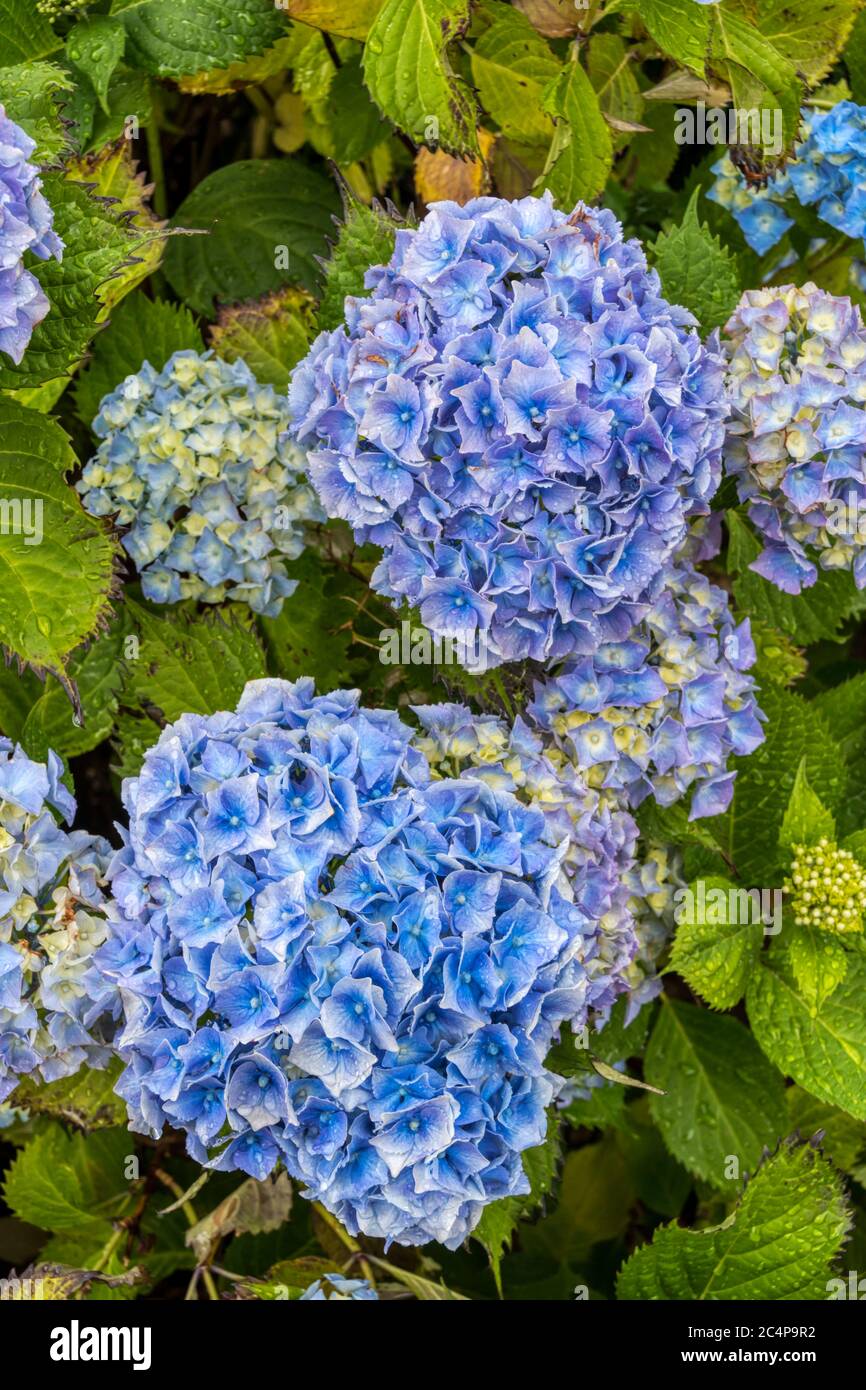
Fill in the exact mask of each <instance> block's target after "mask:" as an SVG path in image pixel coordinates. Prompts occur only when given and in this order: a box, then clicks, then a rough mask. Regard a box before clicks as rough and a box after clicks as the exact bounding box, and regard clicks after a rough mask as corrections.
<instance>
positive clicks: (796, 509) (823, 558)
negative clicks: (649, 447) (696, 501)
mask: <svg viewBox="0 0 866 1390" xmlns="http://www.w3.org/2000/svg"><path fill="white" fill-rule="evenodd" d="M725 332H726V343H725V346H726V350H727V355H728V359H729V373H728V395H729V397H730V400H731V405H732V417H731V421H730V423H729V426H728V429H729V438H728V445H727V448H726V454H725V464H726V467H727V469H728V471H729V472H730V473H731V474H732V475H733V476H734V477H735V478H736V480H737V488H738V491H739V496H740V500H741V501H743V502H747V503H748V512H749V516H750V518H751V520H752V521H753V522H754V524H755V526H756V528H757V530H758V532H759V534H760V536H761V539H762V540H763V542H764V549H763V551H762V553H761V554H760V555H759V557H758V558H757V560H755V562H754V564H753V565H752V569H754V570H756V571H757V572H758V574H761V575H763V576H764V578H765V579H769V580H770V582H771V583H773V584H775V585H777V587H778V588H780V589H783V590H784V591H785V592H786V593H789V594H798V593H799V592H800V590H801V589H802V588H809V587H810V586H811V585H812V584H814V583H815V580H816V579H817V577H818V570H817V567H816V562H817V565H820V567H821V568H822V569H828V570H829V569H850V570H852V571H853V574H854V580H855V583H856V584H857V587H858V588H863V587H864V585H866V525H864V524H863V520H864V515H866V512H864V507H866V481H864V476H863V455H864V451H866V411H864V408H863V403H864V401H866V328H864V325H863V320H862V318H861V316H860V310H859V309H858V308H856V306H854V305H852V304H851V301H850V300H849V299H847V298H837V297H835V296H833V295H830V294H827V293H826V292H825V291H824V290H819V289H817V288H816V287H815V285H813V284H807V285H804V286H803V287H802V288H799V287H797V286H795V285H783V286H778V287H776V286H774V287H771V288H767V289H762V290H747V291H746V293H745V294H744V295H743V297H742V299H741V300H740V303H739V305H738V306H737V309H736V311H735V312H734V314H733V316H732V317H731V319H730V320H729V322H728V324H727V325H726V330H725Z"/></svg>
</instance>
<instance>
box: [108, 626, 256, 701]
mask: <svg viewBox="0 0 866 1390" xmlns="http://www.w3.org/2000/svg"><path fill="white" fill-rule="evenodd" d="M127 607H128V608H129V609H130V611H131V615H132V618H133V620H134V622H135V623H136V626H137V627H138V630H139V634H140V640H141V646H140V649H139V655H138V659H137V661H135V662H130V677H129V683H128V685H127V687H126V690H125V692H124V698H125V703H129V698H130V697H134V698H135V699H137V700H139V701H141V702H142V704H144V705H148V706H152V707H154V708H156V709H158V710H160V711H161V712H162V714H163V716H164V717H165V719H166V720H167V721H169V722H171V721H172V720H174V719H178V718H179V717H180V715H181V714H215V713H216V712H217V711H218V710H232V709H234V707H235V705H236V704H237V702H238V700H239V699H240V697H241V694H242V693H243V689H244V686H245V685H246V683H247V681H250V680H259V679H261V678H262V677H263V676H264V675H265V674H266V671H265V658H264V653H263V651H262V649H261V646H260V644H259V641H258V638H257V637H256V635H255V632H254V630H253V628H252V627H251V626H250V625H249V622H248V618H247V614H246V611H243V615H241V613H239V611H238V609H237V608H233V607H232V606H228V607H224V608H222V609H221V610H220V611H219V612H215V613H204V614H201V615H199V614H197V613H196V611H195V606H194V605H192V606H190V607H186V606H181V605H179V604H176V605H173V606H172V609H171V612H170V613H169V614H167V615H165V616H163V615H162V614H157V613H155V612H153V611H152V610H150V609H147V608H143V607H142V606H141V605H139V604H137V603H132V602H130V601H129V600H127Z"/></svg>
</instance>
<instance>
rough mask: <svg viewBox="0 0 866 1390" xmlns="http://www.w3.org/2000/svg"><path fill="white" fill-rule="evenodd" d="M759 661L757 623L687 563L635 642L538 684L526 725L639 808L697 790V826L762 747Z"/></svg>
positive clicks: (592, 779)
mask: <svg viewBox="0 0 866 1390" xmlns="http://www.w3.org/2000/svg"><path fill="white" fill-rule="evenodd" d="M754 661H755V649H754V645H753V643H752V639H751V634H750V630H749V620H748V619H747V618H746V619H744V620H743V622H741V623H739V624H736V623H735V622H734V618H733V615H732V614H731V611H730V608H729V605H728V598H727V594H726V593H725V592H724V590H722V589H719V588H717V587H716V586H715V585H713V584H711V583H710V582H709V580H708V579H707V578H706V577H705V576H704V575H702V574H701V573H700V572H699V571H697V570H696V569H695V568H694V566H693V565H692V564H691V563H690V562H689V561H688V560H685V559H680V561H679V563H678V565H677V567H676V568H674V569H673V570H671V571H669V572H668V573H667V574H666V576H665V588H664V589H663V590H662V592H661V594H660V595H659V598H658V599H657V600H656V603H655V604H654V605H653V607H652V608H651V609H650V611H649V613H648V614H647V616H646V617H645V618H643V619H642V620H641V622H640V623H639V624H638V625H637V626H636V627H635V628H634V629H633V631H632V632H631V633H630V634H629V635H628V637H627V638H626V639H625V640H624V641H622V642H610V643H606V644H603V645H602V646H600V647H599V648H598V650H597V652H596V653H595V654H594V655H593V656H591V657H585V658H583V659H581V660H580V661H576V662H573V663H567V664H566V666H565V667H564V668H563V669H562V670H561V671H560V672H558V673H557V674H556V675H555V677H554V678H552V679H550V680H548V681H545V682H539V683H537V684H536V688H535V698H534V699H533V701H532V702H531V703H530V704H529V706H528V707H527V717H528V719H529V720H530V722H531V723H532V724H533V726H534V727H535V728H537V729H539V730H541V731H544V732H545V733H547V734H550V735H552V736H553V738H554V740H555V742H556V745H557V746H558V747H559V748H561V749H562V751H563V752H564V753H565V755H566V756H567V758H568V759H569V760H570V761H571V762H573V763H574V764H575V766H576V767H577V768H579V769H580V771H581V772H582V773H583V775H584V776H585V777H586V779H587V781H588V782H589V784H590V786H592V787H598V788H603V789H615V790H617V791H619V792H621V793H622V794H623V795H624V797H625V798H626V804H628V805H631V806H638V805H640V803H641V802H642V801H643V800H644V799H645V798H646V797H647V796H653V797H654V798H655V800H656V801H657V802H659V804H660V805H662V806H667V805H670V804H671V803H673V802H674V801H677V800H679V798H680V797H682V796H684V795H686V793H688V792H690V791H691V792H692V801H691V808H690V815H691V818H692V819H695V818H697V817H699V816H712V815H717V814H719V813H720V812H721V811H724V810H725V809H726V807H727V806H728V804H729V802H730V799H731V795H732V793H733V785H734V778H735V773H733V772H728V770H727V761H728V758H729V756H730V755H731V754H745V753H750V752H752V751H753V750H754V749H755V748H756V747H757V746H758V744H759V743H761V742H763V737H764V736H763V733H762V730H761V719H762V718H763V715H762V714H761V711H760V710H759V709H758V707H757V704H756V701H755V693H754V685H755V683H754V680H753V678H752V677H751V676H750V675H749V674H748V672H749V669H750V667H751V666H752V665H753V664H754Z"/></svg>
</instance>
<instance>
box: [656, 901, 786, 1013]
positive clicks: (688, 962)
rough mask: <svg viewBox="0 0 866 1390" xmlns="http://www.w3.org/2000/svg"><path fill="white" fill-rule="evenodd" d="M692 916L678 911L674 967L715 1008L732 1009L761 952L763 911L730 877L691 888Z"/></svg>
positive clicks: (673, 949)
mask: <svg viewBox="0 0 866 1390" xmlns="http://www.w3.org/2000/svg"><path fill="white" fill-rule="evenodd" d="M688 892H689V897H688V899H687V903H688V905H689V911H688V913H685V912H684V909H683V908H680V909H679V910H678V913H677V920H678V923H679V925H678V926H677V932H676V936H675V937H674V942H673V948H672V950H671V957H670V969H671V970H675V971H676V972H677V973H678V974H679V975H682V977H683V979H684V980H685V982H686V984H687V985H688V986H689V987H690V988H691V989H693V990H695V991H696V993H698V994H700V995H701V997H702V998H704V999H706V1001H707V1003H708V1004H710V1005H711V1006H712V1008H714V1009H732V1008H733V1007H734V1005H735V1004H736V1003H738V1001H739V1000H740V999H742V997H743V994H744V993H745V989H746V983H747V981H748V979H749V976H750V974H751V973H752V971H753V970H754V968H755V966H756V964H757V961H758V957H759V956H760V954H761V945H762V943H763V936H764V929H763V926H762V924H761V921H760V907H759V906H758V907H756V905H755V904H754V902H753V900H752V899H750V898H749V896H748V894H747V892H746V890H745V889H743V888H737V886H736V885H735V884H734V883H732V882H731V880H730V879H728V878H721V877H715V878H708V879H699V880H698V881H697V882H696V883H692V884H690V885H689V890H688Z"/></svg>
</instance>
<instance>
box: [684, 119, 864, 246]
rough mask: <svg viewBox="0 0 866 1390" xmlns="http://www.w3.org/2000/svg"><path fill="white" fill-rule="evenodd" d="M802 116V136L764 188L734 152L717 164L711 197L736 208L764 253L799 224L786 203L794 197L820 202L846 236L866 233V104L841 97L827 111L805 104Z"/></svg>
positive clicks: (745, 229)
mask: <svg viewBox="0 0 866 1390" xmlns="http://www.w3.org/2000/svg"><path fill="white" fill-rule="evenodd" d="M800 118H801V129H800V133H801V139H800V140H799V141H798V142H797V144H796V145H795V146H794V153H793V155H792V157H791V159H790V160H789V162H788V164H787V165H786V167H785V168H783V169H779V170H777V171H776V172H774V173H773V174H772V175H771V177H770V178H769V179H768V181H767V183H766V184H765V185H764V186H763V187H761V188H756V187H754V186H752V185H750V184H748V183H747V182H746V179H745V178H744V177H743V175H742V173H741V172H740V170H739V169H737V168H736V166H735V165H734V163H733V162H732V160H731V158H730V155H727V154H725V155H723V156H722V158H721V159H720V160H718V161H717V162H716V163H715V164H714V165H713V173H714V174H715V175H716V180H715V183H714V184H713V187H712V188H711V189H710V191H709V192H708V194H707V196H708V197H709V198H711V199H712V200H713V202H716V203H719V204H721V206H722V207H725V208H727V209H728V211H729V212H731V214H732V215H733V217H734V218H735V219H736V221H737V222H738V223H739V225H740V227H741V228H742V232H743V235H744V237H745V238H746V241H747V242H748V243H749V245H750V246H751V247H752V250H753V251H756V252H757V253H758V255H759V256H763V255H765V254H766V253H767V252H768V251H771V250H772V248H773V247H774V246H775V245H776V244H777V242H779V241H781V239H782V237H783V236H784V234H785V232H786V231H787V230H788V228H789V227H793V225H794V219H793V217H791V216H790V215H789V211H788V210H787V209H786V206H785V205H786V203H787V204H788V205H789V206H790V202H791V200H794V201H796V202H798V203H800V204H801V205H802V206H803V207H814V208H815V211H816V212H817V214H818V216H819V217H820V218H821V219H822V220H823V221H824V222H827V223H828V224H829V225H830V226H831V227H834V228H835V229H836V230H837V231H840V232H844V233H845V235H846V236H850V237H855V238H857V237H862V236H864V234H866V106H858V105H857V103H856V102H853V101H840V102H837V103H836V105H835V106H833V107H831V108H830V109H829V110H826V111H820V110H817V109H814V108H810V107H804V108H803V110H802V111H801V112H800Z"/></svg>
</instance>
